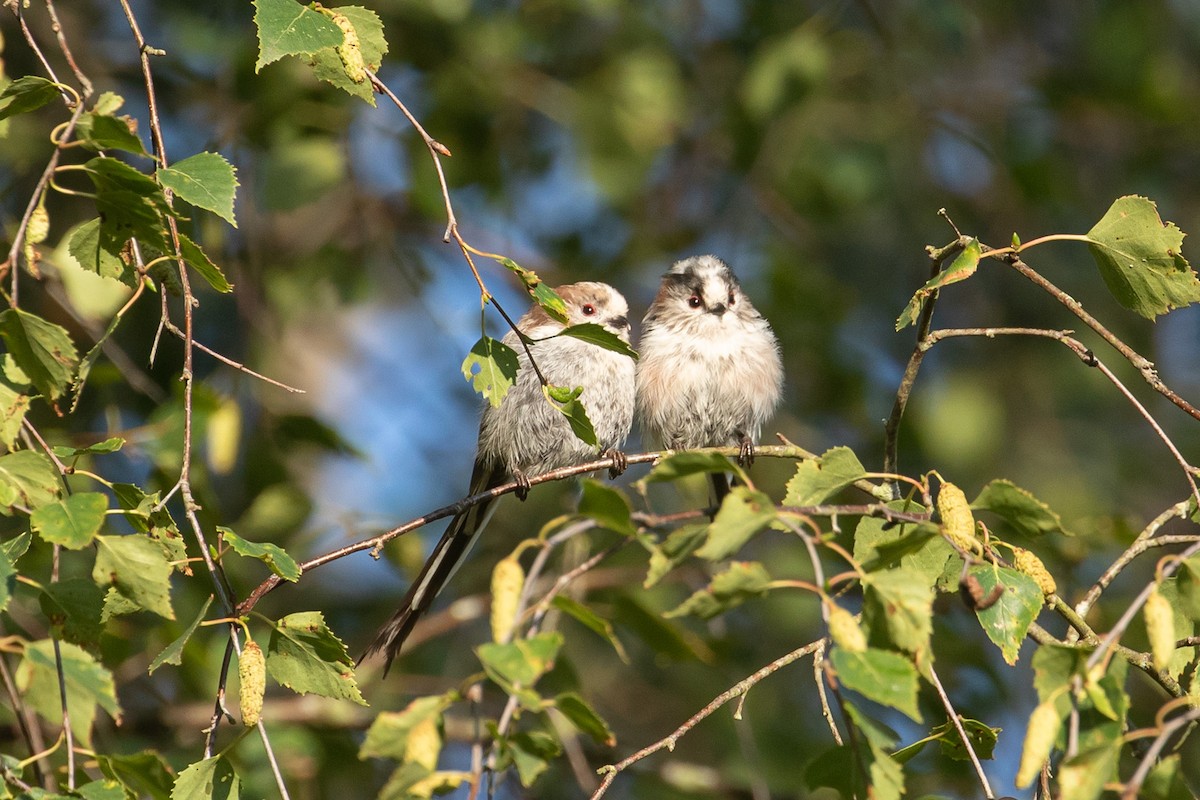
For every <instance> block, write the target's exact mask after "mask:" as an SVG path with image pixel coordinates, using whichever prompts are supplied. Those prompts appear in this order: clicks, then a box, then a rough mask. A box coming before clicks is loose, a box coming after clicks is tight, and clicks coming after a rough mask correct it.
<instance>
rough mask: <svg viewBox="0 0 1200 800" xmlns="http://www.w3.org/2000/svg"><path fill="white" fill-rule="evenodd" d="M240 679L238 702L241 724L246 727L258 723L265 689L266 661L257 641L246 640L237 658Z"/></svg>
mask: <svg viewBox="0 0 1200 800" xmlns="http://www.w3.org/2000/svg"><path fill="white" fill-rule="evenodd" d="M238 678H239V679H240V686H239V693H238V704H239V706H240V707H241V711H242V724H243V725H245V726H246V727H247V728H251V727H254V726H255V725H257V724H258V720H259V718H260V717H261V716H262V708H263V694H264V693H265V692H266V690H267V662H266V659H265V658H264V657H263V651H262V648H261V647H259V646H258V642H254V641H250V642H246V646H245V647H243V648H242V655H241V658H239V659H238Z"/></svg>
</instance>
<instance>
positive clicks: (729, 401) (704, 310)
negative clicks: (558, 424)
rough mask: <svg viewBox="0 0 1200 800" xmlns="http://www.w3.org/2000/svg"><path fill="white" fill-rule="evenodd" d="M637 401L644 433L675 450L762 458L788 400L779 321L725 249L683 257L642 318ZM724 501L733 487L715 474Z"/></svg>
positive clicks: (671, 271)
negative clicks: (754, 296)
mask: <svg viewBox="0 0 1200 800" xmlns="http://www.w3.org/2000/svg"><path fill="white" fill-rule="evenodd" d="M640 355H641V358H640V359H639V360H638V365H637V408H638V418H639V420H640V423H641V425H642V430H643V432H645V433H647V434H648V435H649V436H650V438H652V439H656V440H657V441H659V442H660V443H661V444H662V445H663V446H664V447H666V448H669V449H672V450H686V449H690V448H696V447H719V446H737V447H739V448H740V455H739V460H740V461H741V462H742V463H743V464H748V463H749V462H750V461H752V460H753V458H754V444H755V442H756V441H757V440H758V435H759V432H760V431H761V430H762V426H763V423H764V422H766V421H767V419H768V418H769V417H770V416H771V414H772V413H773V412H774V411H775V408H776V406H778V405H779V399H780V395H781V392H782V388H783V364H782V361H781V359H780V355H779V342H778V341H777V340H776V339H775V334H774V333H773V332H772V331H771V326H770V325H769V324H768V323H767V321H766V320H765V319H764V318H763V317H762V315H761V314H759V313H758V311H757V310H755V308H754V306H753V305H752V304H751V303H750V298H748V297H747V296H746V295H745V293H744V292H743V291H742V287H741V284H739V283H738V279H737V276H735V275H734V274H733V271H732V270H731V269H730V268H729V265H728V264H726V263H725V262H724V261H722V260H721V259H719V258H717V257H716V256H711V255H705V256H692V257H691V258H685V259H683V260H682V261H678V262H676V263H675V265H674V266H672V267H671V269H670V270H669V271H668V272H667V274H666V275H664V276H663V279H662V283H661V285H660V286H659V290H658V295H657V296H656V297H655V298H654V302H653V303H651V305H650V308H649V310H648V311H647V312H646V317H645V319H644V320H642V331H641V339H640ZM713 483H714V488H715V489H716V492H717V500H718V501H720V499H721V497H722V496H723V495H724V492H725V491H727V490H728V485H727V484H726V483H725V480H724V476H723V475H721V476H714V482H713Z"/></svg>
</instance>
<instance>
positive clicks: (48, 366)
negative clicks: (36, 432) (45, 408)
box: [0, 308, 79, 400]
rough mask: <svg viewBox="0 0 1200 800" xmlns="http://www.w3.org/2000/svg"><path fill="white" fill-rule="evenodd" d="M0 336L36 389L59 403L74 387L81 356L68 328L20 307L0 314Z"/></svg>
mask: <svg viewBox="0 0 1200 800" xmlns="http://www.w3.org/2000/svg"><path fill="white" fill-rule="evenodd" d="M0 336H2V337H4V343H5V344H6V345H8V351H9V353H11V354H12V357H13V359H15V360H16V363H17V366H18V367H20V368H21V371H22V372H24V373H25V374H26V375H27V376H28V377H29V382H30V383H32V384H33V385H34V386H35V387H37V390H38V391H39V392H41V393H42V394H43V395H44V396H45V397H46V398H47V399H49V400H57V399H58V398H59V397H61V396H62V394H63V392H65V391H66V390H67V388H68V387H69V386H70V385H71V379H72V378H73V377H74V376H75V365H76V364H77V363H78V362H79V354H78V353H77V352H76V350H75V345H74V344H73V343H72V342H71V337H70V336H69V335H68V334H67V331H66V329H64V328H63V327H61V326H59V325H55V324H54V323H53V322H47V321H46V320H44V319H42V318H41V317H39V316H37V315H36V314H30V313H28V312H27V311H22V310H21V309H19V308H10V309H7V310H5V311H4V312H2V313H0Z"/></svg>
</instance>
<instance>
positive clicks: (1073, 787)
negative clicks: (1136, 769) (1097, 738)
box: [1056, 741, 1121, 800]
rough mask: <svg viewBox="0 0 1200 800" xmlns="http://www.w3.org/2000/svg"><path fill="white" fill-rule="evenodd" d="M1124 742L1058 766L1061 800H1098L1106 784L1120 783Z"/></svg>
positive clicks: (1081, 754)
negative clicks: (1118, 774)
mask: <svg viewBox="0 0 1200 800" xmlns="http://www.w3.org/2000/svg"><path fill="white" fill-rule="evenodd" d="M1120 760H1121V742H1120V741H1114V742H1109V743H1107V744H1104V745H1102V746H1100V747H1095V748H1092V749H1090V750H1085V751H1083V752H1081V753H1078V754H1077V755H1074V756H1072V757H1071V758H1068V759H1065V760H1063V761H1062V763H1060V764H1059V765H1058V792H1059V793H1058V794H1057V795H1056V797H1057V798H1059V799H1060V800H1096V798H1099V797H1100V796H1101V794H1102V793H1103V792H1104V786H1105V784H1107V783H1109V782H1110V781H1115V780H1117V767H1118V766H1119V764H1120Z"/></svg>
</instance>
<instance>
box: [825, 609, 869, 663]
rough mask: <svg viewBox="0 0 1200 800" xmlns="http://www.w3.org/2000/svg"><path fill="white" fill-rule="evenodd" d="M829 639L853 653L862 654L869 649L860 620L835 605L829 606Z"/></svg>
mask: <svg viewBox="0 0 1200 800" xmlns="http://www.w3.org/2000/svg"><path fill="white" fill-rule="evenodd" d="M829 637H830V638H831V639H833V643H834V644H836V645H837V646H838V647H840V648H842V649H843V650H846V651H848V652H851V653H862V652H864V651H865V650H866V649H867V637H866V635H865V634H864V633H863V630H862V628H861V627H859V624H858V620H856V619H855V618H854V615H853V614H851V613H850V612H849V611H847V610H846V609H844V608H842V607H841V606H839V605H836V604H834V603H830V604H829Z"/></svg>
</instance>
